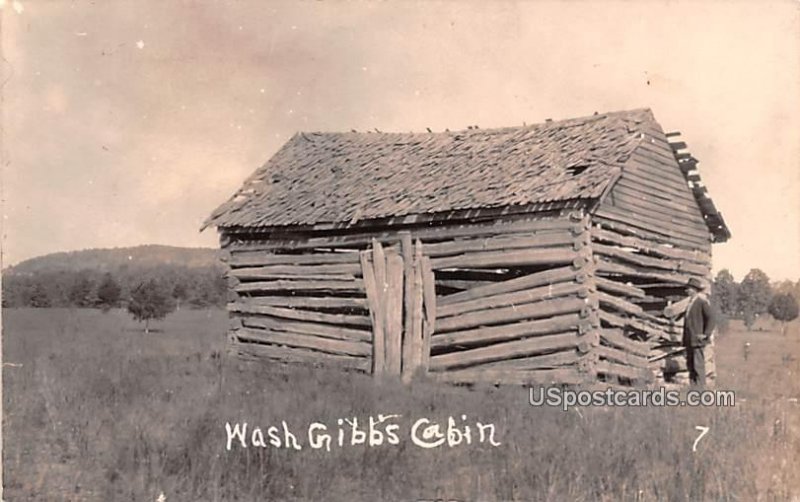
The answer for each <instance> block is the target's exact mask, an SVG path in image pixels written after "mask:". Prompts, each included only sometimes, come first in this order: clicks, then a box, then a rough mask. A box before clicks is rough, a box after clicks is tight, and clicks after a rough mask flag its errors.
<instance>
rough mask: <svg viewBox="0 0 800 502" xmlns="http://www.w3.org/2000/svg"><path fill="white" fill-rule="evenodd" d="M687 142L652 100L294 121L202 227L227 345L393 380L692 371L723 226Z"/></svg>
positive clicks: (668, 376) (630, 377) (623, 379)
mask: <svg viewBox="0 0 800 502" xmlns="http://www.w3.org/2000/svg"><path fill="white" fill-rule="evenodd" d="M686 148H687V147H686V144H685V143H684V142H683V141H681V140H680V138H679V133H665V132H664V131H663V130H662V128H661V127H660V126H659V124H658V122H657V121H656V120H655V118H654V116H653V114H652V112H651V111H650V110H649V109H636V110H628V111H621V112H613V113H605V114H595V115H592V116H588V117H583V118H576V119H571V120H563V121H552V120H548V121H546V122H545V123H542V124H536V125H527V126H523V127H509V128H501V129H486V130H483V129H478V128H477V127H474V128H469V129H467V130H462V131H457V132H450V131H447V132H440V133H432V132H428V133H379V132H377V133H361V132H345V133H313V132H312V133H309V132H303V133H298V134H295V135H294V136H293V137H292V138H291V139H290V140H289V141H288V142H287V143H286V144H285V145H284V146H283V147H282V148H281V149H280V150H279V151H278V152H277V153H276V154H275V155H274V156H273V157H272V158H270V159H269V160H268V161H267V162H266V164H264V165H263V167H261V168H260V169H258V170H256V171H255V173H253V174H252V175H251V176H250V177H249V178H248V179H247V180H246V181H245V182H244V185H243V186H242V187H241V188H240V189H239V190H238V191H237V192H236V193H235V194H234V195H233V196H232V197H231V198H230V199H229V200H228V201H227V202H225V203H224V204H222V205H221V206H220V207H219V208H217V209H216V210H215V211H214V212H213V213H212V214H211V216H210V217H209V218H208V219H207V221H206V222H205V223H204V225H203V228H206V227H208V226H214V227H216V228H217V229H218V231H219V235H220V246H221V250H222V251H221V256H222V260H223V261H224V262H225V264H226V266H227V270H228V276H229V279H228V280H229V287H230V302H229V304H228V311H229V314H230V320H231V324H230V330H229V333H228V336H229V342H230V345H229V347H230V350H231V352H233V353H235V354H237V355H238V356H240V357H243V358H247V359H252V360H259V361H264V362H267V363H270V364H293V363H297V364H306V365H313V366H330V367H334V368H341V369H343V370H348V371H360V372H365V373H369V374H372V375H376V376H383V377H385V378H399V379H402V380H404V381H408V380H409V379H411V378H412V377H415V376H417V377H420V376H423V377H424V378H428V379H431V380H435V381H443V382H451V383H458V384H476V383H488V384H522V385H527V384H534V383H538V384H562V385H579V384H581V385H582V384H595V383H596V384H599V385H603V384H608V385H615V386H617V385H619V386H628V385H641V384H643V383H647V382H650V383H652V382H654V381H659V380H661V381H666V382H680V381H681V379H683V381H685V380H686V378H685V374H686V363H685V356H684V355H683V352H682V350H681V347H680V341H681V330H682V326H681V322H682V321H681V311H680V308H679V306H680V305H681V301H682V300H684V299H685V298H686V289H685V286H686V284H687V282H688V280H689V278H691V277H698V278H700V279H701V280H703V281H707V282H708V281H710V273H711V246H712V244H713V243H719V242H724V241H726V240H727V239H728V238H729V237H730V232H729V230H728V228H727V227H726V225H725V222H724V220H723V218H722V214H721V213H720V212H719V211H717V209H716V208H715V206H714V203H713V202H712V201H711V198H710V197H709V194H708V192H707V191H706V188H705V186H704V185H703V183H702V181H701V180H700V176H699V173H698V170H697V163H698V161H697V159H695V158H694V157H693V156H692V155H691V154H690V153H688V152H687V151H686ZM708 352H709V353H710V355H712V354H713V350H709V351H708ZM710 368H711V371H712V372H713V365H711V366H710ZM709 377H710V378H713V374H711V375H709Z"/></svg>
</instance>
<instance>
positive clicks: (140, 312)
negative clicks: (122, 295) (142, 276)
mask: <svg viewBox="0 0 800 502" xmlns="http://www.w3.org/2000/svg"><path fill="white" fill-rule="evenodd" d="M174 310H175V301H174V300H173V298H172V295H171V294H170V292H169V291H167V289H166V288H164V287H163V286H162V285H161V284H160V283H159V282H158V281H156V280H155V279H150V280H148V281H146V282H142V283H140V284H139V285H138V286H136V287H135V288H134V289H133V291H132V292H131V299H130V301H129V302H128V312H130V313H131V314H132V315H133V318H134V319H136V320H137V321H139V322H141V321H144V332H145V333H149V332H150V320H151V319H163V318H165V317H167V314H169V313H171V312H172V311H174Z"/></svg>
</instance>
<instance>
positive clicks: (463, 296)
mask: <svg viewBox="0 0 800 502" xmlns="http://www.w3.org/2000/svg"><path fill="white" fill-rule="evenodd" d="M578 274H579V272H578V271H576V270H575V269H574V268H572V267H561V268H555V269H550V270H544V271H542V272H536V273H533V274H528V275H524V276H522V277H517V278H515V279H508V280H505V281H502V282H497V283H492V284H487V285H484V286H480V287H476V288H473V289H470V290H468V291H463V292H460V293H454V294H452V295H447V296H443V297H440V298H438V299H437V303H438V305H439V306H440V307H441V306H443V305H451V304H453V303H459V302H463V301H467V300H474V299H476V298H484V297H488V296H493V295H499V294H502V293H510V292H512V291H520V290H523V289H528V288H533V287H536V286H541V285H544V284H553V283H557V282H564V281H571V280H573V279H575V278H576V276H577V275H578Z"/></svg>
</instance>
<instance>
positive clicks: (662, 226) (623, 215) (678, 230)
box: [596, 206, 711, 249]
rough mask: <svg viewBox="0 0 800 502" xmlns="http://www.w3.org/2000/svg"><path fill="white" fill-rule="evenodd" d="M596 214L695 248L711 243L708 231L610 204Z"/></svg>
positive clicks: (701, 247) (667, 240)
mask: <svg viewBox="0 0 800 502" xmlns="http://www.w3.org/2000/svg"><path fill="white" fill-rule="evenodd" d="M596 214H597V215H598V216H600V217H603V218H608V219H610V220H615V221H618V222H621V223H626V224H628V225H631V226H634V227H639V228H641V229H643V230H646V231H648V232H650V233H657V234H661V235H663V236H664V237H665V238H666V239H665V240H666V242H671V243H680V244H682V245H683V246H688V247H690V248H696V249H703V248H704V247H706V246H708V245H710V244H711V235H710V234H709V233H705V235H700V232H695V231H692V230H689V229H686V228H682V227H681V226H680V225H675V224H672V223H668V222H665V221H661V220H657V219H654V218H650V217H646V216H643V215H641V214H638V213H637V214H634V213H632V212H630V211H623V210H620V209H616V208H614V207H611V206H602V207H600V208H599V209H598V210H597V212H596Z"/></svg>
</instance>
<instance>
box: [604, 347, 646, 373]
mask: <svg viewBox="0 0 800 502" xmlns="http://www.w3.org/2000/svg"><path fill="white" fill-rule="evenodd" d="M595 352H596V353H597V355H598V356H600V358H601V360H604V359H605V360H608V361H611V362H615V363H619V364H625V365H628V366H633V367H635V368H639V369H648V368H649V367H650V363H649V362H648V361H647V357H645V356H640V355H636V354H631V353H630V352H625V351H624V350H621V349H617V348H614V347H607V346H605V345H600V346H599V347H595Z"/></svg>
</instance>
